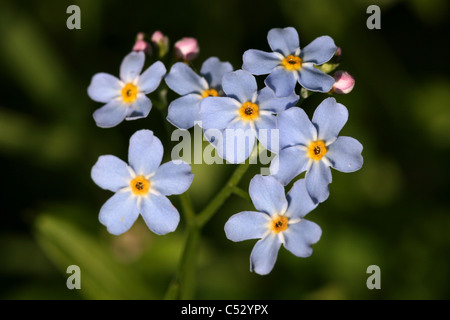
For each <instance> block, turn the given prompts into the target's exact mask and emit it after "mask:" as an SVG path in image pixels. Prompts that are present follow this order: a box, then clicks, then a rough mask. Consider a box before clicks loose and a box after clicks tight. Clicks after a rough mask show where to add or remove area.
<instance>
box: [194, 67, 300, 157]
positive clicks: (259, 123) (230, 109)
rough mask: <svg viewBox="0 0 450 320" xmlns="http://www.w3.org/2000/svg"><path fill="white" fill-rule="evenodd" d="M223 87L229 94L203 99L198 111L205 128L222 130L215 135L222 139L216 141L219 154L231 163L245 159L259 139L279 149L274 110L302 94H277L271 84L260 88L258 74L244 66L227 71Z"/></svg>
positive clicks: (289, 104) (268, 147)
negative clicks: (274, 132) (241, 68)
mask: <svg viewBox="0 0 450 320" xmlns="http://www.w3.org/2000/svg"><path fill="white" fill-rule="evenodd" d="M222 87H223V90H224V92H225V95H226V96H225V97H207V98H205V99H203V100H202V101H201V102H200V113H199V120H200V121H201V126H202V128H203V129H204V130H206V131H211V130H218V131H219V132H220V133H221V134H219V135H217V136H216V138H217V137H221V139H216V140H215V141H214V143H213V144H214V146H215V147H216V148H217V151H218V154H219V156H220V157H222V158H223V159H226V160H227V161H229V162H231V163H240V162H243V161H245V160H246V159H247V158H248V157H249V155H250V153H251V152H252V150H253V147H254V144H255V141H256V139H258V140H259V142H260V143H261V144H262V145H263V146H264V147H265V148H266V149H268V150H270V151H275V152H276V151H278V143H277V142H278V141H275V139H276V138H278V135H277V134H273V131H275V130H276V127H277V122H276V121H277V120H276V115H275V114H277V113H279V112H281V111H282V110H285V109H287V108H290V107H292V106H293V105H295V104H296V103H297V101H298V99H299V97H298V96H297V95H296V94H295V93H294V92H292V93H291V94H290V95H289V96H287V97H276V96H275V93H274V92H273V91H272V90H271V89H270V88H268V87H265V88H263V89H261V90H259V91H258V88H257V83H256V79H255V77H254V76H253V75H251V74H250V73H248V72H247V71H245V70H237V71H233V72H229V73H227V74H226V75H225V76H224V77H223V80H222ZM276 133H277V132H276ZM205 135H206V136H207V138H208V139H210V138H211V137H210V136H208V135H207V133H205ZM272 137H274V139H273V140H274V141H272ZM210 140H211V139H210ZM276 140H277V139H276Z"/></svg>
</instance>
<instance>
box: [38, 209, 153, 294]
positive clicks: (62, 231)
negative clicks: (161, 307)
mask: <svg viewBox="0 0 450 320" xmlns="http://www.w3.org/2000/svg"><path fill="white" fill-rule="evenodd" d="M35 236H36V238H37V242H38V244H39V245H40V246H41V248H42V250H43V251H44V252H45V253H46V255H47V256H48V257H49V258H50V259H51V260H52V261H53V262H54V263H55V265H56V266H57V267H58V268H59V269H60V270H61V272H63V273H66V270H67V267H68V266H70V265H77V266H79V267H80V274H81V276H80V281H81V289H80V294H81V295H82V296H84V297H86V298H87V299H95V300H103V299H108V300H109V299H111V300H112V299H114V300H116V299H120V300H127V299H133V300H136V299H156V298H157V297H156V296H155V293H153V292H151V290H149V288H147V287H146V286H145V284H144V280H143V277H142V275H141V274H139V273H137V272H136V270H134V269H132V268H130V267H129V266H128V265H123V264H120V263H119V262H118V261H116V259H115V258H114V256H113V255H112V254H111V252H110V249H109V248H108V247H107V246H106V244H104V243H102V242H100V241H98V239H96V238H95V237H94V236H92V235H90V234H88V233H86V232H84V231H83V229H81V228H80V227H79V226H77V225H76V224H75V223H72V222H70V221H68V220H64V219H62V218H61V217H58V216H56V215H54V214H48V213H42V214H40V215H39V216H38V217H37V219H36V221H35ZM70 275H71V273H69V274H67V277H69V276H70ZM68 290H69V289H68Z"/></svg>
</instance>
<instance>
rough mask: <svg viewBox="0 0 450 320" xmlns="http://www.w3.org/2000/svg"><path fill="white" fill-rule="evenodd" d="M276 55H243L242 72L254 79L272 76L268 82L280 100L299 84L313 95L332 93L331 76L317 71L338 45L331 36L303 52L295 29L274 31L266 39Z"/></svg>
mask: <svg viewBox="0 0 450 320" xmlns="http://www.w3.org/2000/svg"><path fill="white" fill-rule="evenodd" d="M267 40H268V42H269V46H270V48H271V49H272V50H273V52H265V51H261V50H255V49H250V50H247V51H246V52H244V55H243V65H242V69H244V70H247V71H248V72H250V73H252V74H254V75H264V74H269V76H268V77H267V78H266V79H265V83H266V85H267V86H268V87H270V88H271V89H273V90H275V93H276V95H277V96H287V95H289V94H291V92H292V91H294V90H295V85H296V83H297V82H298V83H300V85H301V86H303V87H304V88H305V89H307V90H310V91H319V92H329V91H330V89H331V87H332V86H333V84H334V79H333V77H331V76H330V75H327V74H325V73H323V72H322V71H320V70H318V69H317V68H315V67H314V65H321V64H323V63H325V62H327V61H329V60H330V59H331V58H332V57H333V55H334V54H335V52H336V49H337V47H336V45H335V44H334V41H333V39H332V38H330V37H329V36H322V37H318V38H316V39H315V40H313V41H312V42H311V43H310V44H308V45H307V46H306V47H304V48H303V49H300V41H299V37H298V33H297V30H295V29H294V28H292V27H287V28H284V29H280V28H274V29H271V30H270V31H269V33H268V35H267Z"/></svg>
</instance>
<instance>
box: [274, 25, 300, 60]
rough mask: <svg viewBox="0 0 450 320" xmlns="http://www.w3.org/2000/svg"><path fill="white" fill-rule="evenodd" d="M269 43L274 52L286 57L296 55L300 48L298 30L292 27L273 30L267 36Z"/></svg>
mask: <svg viewBox="0 0 450 320" xmlns="http://www.w3.org/2000/svg"><path fill="white" fill-rule="evenodd" d="M267 41H268V42H269V46H270V48H271V49H272V50H273V51H276V52H279V53H281V54H283V55H284V56H285V57H286V56H288V55H290V54H294V53H295V51H296V50H297V49H298V48H300V41H299V39H298V33H297V30H295V29H294V28H292V27H287V28H284V29H280V28H274V29H271V30H270V31H269V33H268V34H267Z"/></svg>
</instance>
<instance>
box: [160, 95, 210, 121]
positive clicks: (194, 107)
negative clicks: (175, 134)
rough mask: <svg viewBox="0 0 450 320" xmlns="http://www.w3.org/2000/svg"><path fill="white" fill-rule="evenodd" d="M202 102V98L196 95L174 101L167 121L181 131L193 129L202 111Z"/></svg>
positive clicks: (170, 106)
mask: <svg viewBox="0 0 450 320" xmlns="http://www.w3.org/2000/svg"><path fill="white" fill-rule="evenodd" d="M201 100H202V97H201V96H200V95H198V94H196V93H191V94H188V95H186V96H183V97H181V98H178V99H175V100H173V101H172V102H171V103H170V105H169V111H168V115H167V120H168V121H169V122H170V123H171V124H173V125H174V126H175V127H177V128H180V129H189V128H192V127H193V126H194V122H195V120H197V116H198V113H199V111H200V106H199V104H200V101H201Z"/></svg>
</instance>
